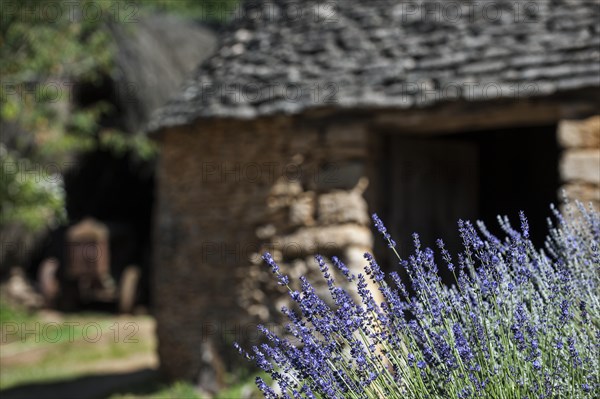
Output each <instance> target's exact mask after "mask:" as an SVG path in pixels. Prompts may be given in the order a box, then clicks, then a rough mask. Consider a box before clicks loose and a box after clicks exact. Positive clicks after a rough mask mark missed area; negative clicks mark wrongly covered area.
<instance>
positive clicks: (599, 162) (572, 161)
mask: <svg viewBox="0 0 600 399" xmlns="http://www.w3.org/2000/svg"><path fill="white" fill-rule="evenodd" d="M560 175H561V178H562V180H563V181H565V182H571V181H579V182H585V183H593V184H600V149H592V150H571V151H566V152H565V154H564V155H563V158H562V160H561V162H560Z"/></svg>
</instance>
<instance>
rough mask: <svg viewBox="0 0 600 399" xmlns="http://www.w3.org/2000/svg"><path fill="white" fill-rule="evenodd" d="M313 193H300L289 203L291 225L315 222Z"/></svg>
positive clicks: (308, 224) (305, 224) (307, 224)
mask: <svg viewBox="0 0 600 399" xmlns="http://www.w3.org/2000/svg"><path fill="white" fill-rule="evenodd" d="M314 214H315V193H314V192H312V191H308V192H305V193H302V194H301V195H299V196H298V197H296V199H295V200H294V201H293V202H292V203H291V204H290V213H289V216H290V224H291V225H292V226H311V225H313V224H314V223H315V219H314Z"/></svg>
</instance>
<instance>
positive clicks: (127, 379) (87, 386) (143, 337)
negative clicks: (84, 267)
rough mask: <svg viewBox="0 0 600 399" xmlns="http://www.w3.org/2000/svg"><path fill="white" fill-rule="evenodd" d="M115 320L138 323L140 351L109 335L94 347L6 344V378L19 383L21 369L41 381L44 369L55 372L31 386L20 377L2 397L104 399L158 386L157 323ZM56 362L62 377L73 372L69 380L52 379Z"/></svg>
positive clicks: (2, 372) (2, 369)
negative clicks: (153, 384) (143, 386)
mask: <svg viewBox="0 0 600 399" xmlns="http://www.w3.org/2000/svg"><path fill="white" fill-rule="evenodd" d="M114 321H115V322H118V323H120V324H119V325H124V324H125V323H135V325H136V326H137V331H136V332H135V336H134V339H135V340H136V343H135V344H132V345H137V346H132V345H130V346H127V345H126V344H121V346H119V344H116V343H115V342H114V335H111V334H105V335H103V336H102V337H101V339H99V340H98V341H96V342H93V343H91V342H86V341H85V340H83V339H77V340H75V341H73V342H60V343H56V344H53V343H48V342H45V343H44V342H40V343H39V344H37V343H35V344H34V345H33V346H27V345H23V344H22V343H21V342H13V343H7V344H4V345H2V346H1V347H0V376H4V377H5V378H14V377H12V376H11V375H10V374H11V373H12V374H15V373H17V372H19V371H20V370H22V372H23V373H24V374H25V375H26V376H27V377H29V373H31V374H32V375H34V376H35V375H36V372H35V371H36V370H38V369H39V370H42V369H44V370H47V369H50V371H49V374H48V375H47V376H46V377H41V378H35V377H34V378H33V379H31V380H28V381H25V380H23V379H22V378H20V376H19V377H18V378H20V379H18V381H19V383H18V384H16V385H13V386H11V387H10V388H8V389H4V390H2V391H0V397H1V398H3V399H7V398H8V399H15V398H28V399H29V398H32V399H33V398H35V399H50V398H57V399H58V398H62V399H67V398H74V399H85V398H103V397H107V396H109V395H110V394H112V393H115V392H126V391H127V389H128V388H129V387H135V386H139V385H140V384H149V383H151V382H153V381H156V380H157V378H158V372H157V368H158V359H157V356H156V351H155V346H156V339H155V336H154V330H155V323H154V320H153V319H152V318H150V317H147V316H144V317H136V316H132V317H115V318H114ZM102 322H104V323H105V325H110V323H111V322H112V319H107V320H105V319H103V320H102ZM121 339H122V337H121ZM113 354H114V355H113ZM67 356H68V358H67ZM71 359H73V360H71ZM54 363H56V368H57V369H58V368H60V371H61V373H62V372H64V371H65V370H71V369H72V372H67V374H68V375H67V376H63V377H59V378H55V377H53V374H52V373H53V371H52V367H53V366H52V365H53V364H54ZM30 370H31V371H33V372H30ZM46 372H47V371H46ZM63 374H64V373H63ZM7 376H8V377H7Z"/></svg>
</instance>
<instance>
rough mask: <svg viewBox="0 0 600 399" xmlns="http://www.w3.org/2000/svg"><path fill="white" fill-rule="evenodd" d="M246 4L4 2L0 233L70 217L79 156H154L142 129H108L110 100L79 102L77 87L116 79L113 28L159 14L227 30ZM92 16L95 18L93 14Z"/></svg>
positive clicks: (225, 0)
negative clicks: (72, 174)
mask: <svg viewBox="0 0 600 399" xmlns="http://www.w3.org/2000/svg"><path fill="white" fill-rule="evenodd" d="M237 4H238V0H220V1H212V0H211V1H196V0H134V1H131V0H127V1H115V0H79V1H78V3H76V6H74V5H73V1H70V2H61V1H59V2H57V1H56V0H13V1H10V0H8V1H6V2H4V1H3V4H2V9H3V12H2V23H1V25H0V73H1V82H2V84H1V86H0V128H1V129H2V138H1V140H0V156H1V163H2V171H1V173H2V176H1V178H0V196H1V204H0V206H1V209H0V229H4V228H6V227H7V226H9V225H11V226H18V227H19V230H21V231H22V230H25V231H28V232H35V231H40V230H42V229H44V228H48V227H53V226H56V225H57V224H60V223H63V222H64V221H65V217H66V215H65V194H64V189H63V179H62V175H64V172H65V171H66V170H68V168H69V165H72V164H73V161H74V157H75V156H76V155H77V154H82V153H85V152H90V151H95V150H98V149H99V148H104V149H108V150H110V151H112V152H114V153H115V154H117V155H120V154H123V153H125V152H128V151H129V152H132V153H134V154H135V155H136V156H137V157H138V158H139V159H142V160H152V159H153V158H154V157H155V155H156V148H155V146H154V145H153V143H152V142H151V141H150V140H149V139H148V138H147V137H146V136H145V135H144V134H143V132H139V131H135V132H124V131H120V130H119V129H115V128H113V127H108V128H107V127H103V126H102V123H101V121H102V119H103V118H108V117H110V116H111V114H114V113H115V112H118V110H116V109H115V107H114V105H113V104H110V103H109V102H106V101H101V100H100V101H93V102H85V103H81V102H77V101H74V100H73V96H74V95H75V94H76V90H77V87H80V86H85V85H92V86H94V85H100V84H102V79H103V78H105V77H106V76H111V74H114V73H115V69H114V57H115V51H116V49H115V43H114V40H113V38H112V36H111V34H110V30H109V29H108V28H107V27H108V24H126V23H128V22H132V21H135V20H136V19H138V18H142V17H143V16H144V14H147V13H152V12H169V13H177V14H179V15H181V16H184V17H186V18H193V19H197V20H203V21H208V22H210V23H215V24H220V23H223V22H224V21H226V20H227V17H228V16H230V15H232V14H231V11H232V10H234V9H235V7H236V5H237ZM86 11H87V15H84V14H86Z"/></svg>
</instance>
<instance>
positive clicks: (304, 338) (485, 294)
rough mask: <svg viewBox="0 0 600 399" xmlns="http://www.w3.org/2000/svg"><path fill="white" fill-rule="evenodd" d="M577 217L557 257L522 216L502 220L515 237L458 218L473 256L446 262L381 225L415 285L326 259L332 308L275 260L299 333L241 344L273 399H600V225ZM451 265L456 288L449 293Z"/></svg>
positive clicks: (588, 214) (564, 221)
mask: <svg viewBox="0 0 600 399" xmlns="http://www.w3.org/2000/svg"><path fill="white" fill-rule="evenodd" d="M576 208H577V209H575V211H576V212H573V211H572V210H569V211H568V212H567V214H566V216H563V215H562V214H561V213H559V212H558V211H557V210H556V209H554V208H552V209H553V214H554V217H555V221H554V222H550V221H549V226H550V233H549V236H548V238H547V240H546V245H545V248H544V249H536V248H535V247H534V246H533V244H532V242H531V241H530V239H529V227H528V223H527V220H526V218H525V216H524V215H523V214H521V215H520V219H521V220H520V222H521V223H520V224H521V226H520V230H517V229H515V228H513V226H511V225H510V223H509V221H508V219H507V218H499V221H500V226H501V227H502V230H503V231H504V233H505V237H504V238H503V239H500V238H498V237H496V236H494V235H492V234H491V233H490V232H489V231H488V230H487V229H486V227H485V226H484V225H483V224H481V223H479V224H478V229H476V228H475V227H474V226H473V224H471V223H469V222H464V221H459V223H458V225H459V232H460V235H461V237H462V240H463V244H464V250H463V251H462V252H461V253H459V254H457V256H456V257H452V256H451V254H450V253H448V251H447V250H446V249H445V247H444V243H443V242H442V241H441V240H438V242H437V247H438V253H437V254H436V253H434V251H433V250H432V249H430V248H422V246H421V244H420V242H419V237H418V235H416V234H415V235H414V236H413V238H414V246H415V250H414V253H413V254H412V255H410V256H408V257H407V258H402V257H401V256H400V255H399V254H398V252H397V250H396V244H395V242H394V241H393V240H392V238H391V237H390V235H389V234H388V232H387V231H386V228H385V226H384V225H383V223H382V222H381V220H380V219H379V218H378V217H377V215H373V222H374V225H375V226H376V228H377V229H378V230H379V232H380V233H381V234H382V235H383V237H384V239H385V240H386V241H387V242H388V244H389V247H390V249H391V251H393V252H394V254H395V256H396V257H397V258H398V263H399V266H400V268H401V270H403V271H404V275H405V276H406V278H405V280H406V284H405V281H404V280H403V279H402V278H401V277H400V274H399V273H397V272H392V273H390V274H389V276H386V275H384V273H383V272H382V270H381V268H380V267H379V265H378V264H377V262H376V260H375V259H374V258H373V256H371V255H370V254H365V260H366V263H367V266H366V267H365V272H364V274H363V273H361V274H358V275H354V274H352V273H350V271H349V270H348V268H347V267H346V266H345V265H344V264H343V263H342V262H341V261H340V260H339V259H337V258H335V257H334V258H332V262H333V264H334V265H335V269H337V271H335V270H330V269H329V267H328V265H327V264H326V262H325V260H324V259H323V258H322V257H321V256H316V261H317V263H318V265H319V267H320V269H321V271H322V273H323V276H324V278H325V280H326V282H327V286H328V288H329V292H330V294H331V300H330V301H329V302H328V301H327V300H325V299H324V298H321V297H319V296H318V295H317V294H316V292H315V289H314V288H313V286H312V285H311V284H310V283H309V281H308V280H307V279H306V278H304V277H302V278H300V287H299V289H298V290H296V289H293V288H292V287H291V285H290V284H291V283H290V281H289V279H288V277H287V276H286V275H284V274H283V273H282V272H281V271H280V269H279V267H278V265H277V264H276V263H275V261H274V260H273V258H272V257H271V255H270V254H268V253H267V254H265V255H264V257H263V258H264V260H265V261H266V263H268V264H269V266H270V267H271V269H272V271H273V273H274V274H275V275H276V278H277V279H278V281H279V284H281V285H283V286H286V287H287V288H288V290H289V295H290V297H291V299H292V301H293V302H294V303H295V306H294V308H295V309H289V308H283V309H282V311H283V313H284V314H285V315H286V316H287V317H288V318H289V323H288V324H287V326H286V328H287V331H288V332H289V334H290V335H289V337H280V336H277V335H276V334H274V333H273V332H272V331H269V330H268V329H266V328H264V327H259V329H260V330H261V332H262V333H263V334H264V336H265V337H266V343H264V344H262V345H257V346H254V347H252V350H251V352H250V353H248V352H246V351H244V350H243V349H241V348H240V346H239V345H237V344H236V347H237V348H238V350H239V351H240V353H242V354H243V355H244V356H245V357H247V358H248V359H250V360H253V361H255V362H256V364H257V365H258V366H259V367H260V368H261V369H262V370H264V371H265V372H266V373H268V374H269V375H270V376H271V377H272V379H273V381H276V382H277V385H276V386H275V387H271V386H270V385H268V384H267V383H266V382H265V381H263V380H262V379H261V378H257V380H256V383H257V385H258V387H259V389H260V390H261V391H262V392H263V394H264V396H265V397H266V398H279V397H281V398H474V397H484V398H503V399H510V398H515V399H516V398H519V399H521V398H529V399H534V398H597V397H599V396H600V394H599V392H600V381H599V366H600V364H599V359H600V348H599V343H600V314H599V313H600V303H599V296H598V292H599V291H598V290H599V283H600V273H599V272H600V250H599V243H600V217H599V214H598V213H597V212H595V211H594V210H593V209H591V208H590V209H589V210H588V209H586V208H584V207H583V206H582V205H581V204H577V207H576ZM569 209H570V208H569ZM441 265H443V266H441ZM438 267H444V268H447V269H448V270H449V271H450V273H451V274H452V275H453V276H454V283H453V285H451V286H448V285H446V284H443V283H442V281H441V278H440V275H439V269H438ZM334 274H336V275H338V276H340V277H343V278H344V279H346V280H348V282H350V283H351V284H353V285H354V287H355V290H356V292H357V295H353V291H351V290H346V289H344V288H342V287H341V286H340V284H338V283H337V282H336V281H335V279H334ZM368 279H370V280H371V281H370V283H368ZM369 286H371V287H373V286H374V287H377V288H376V289H378V290H379V292H378V293H377V292H373V291H372V290H370V289H369ZM376 294H377V295H376ZM378 298H381V299H378ZM330 303H331V304H330Z"/></svg>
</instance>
